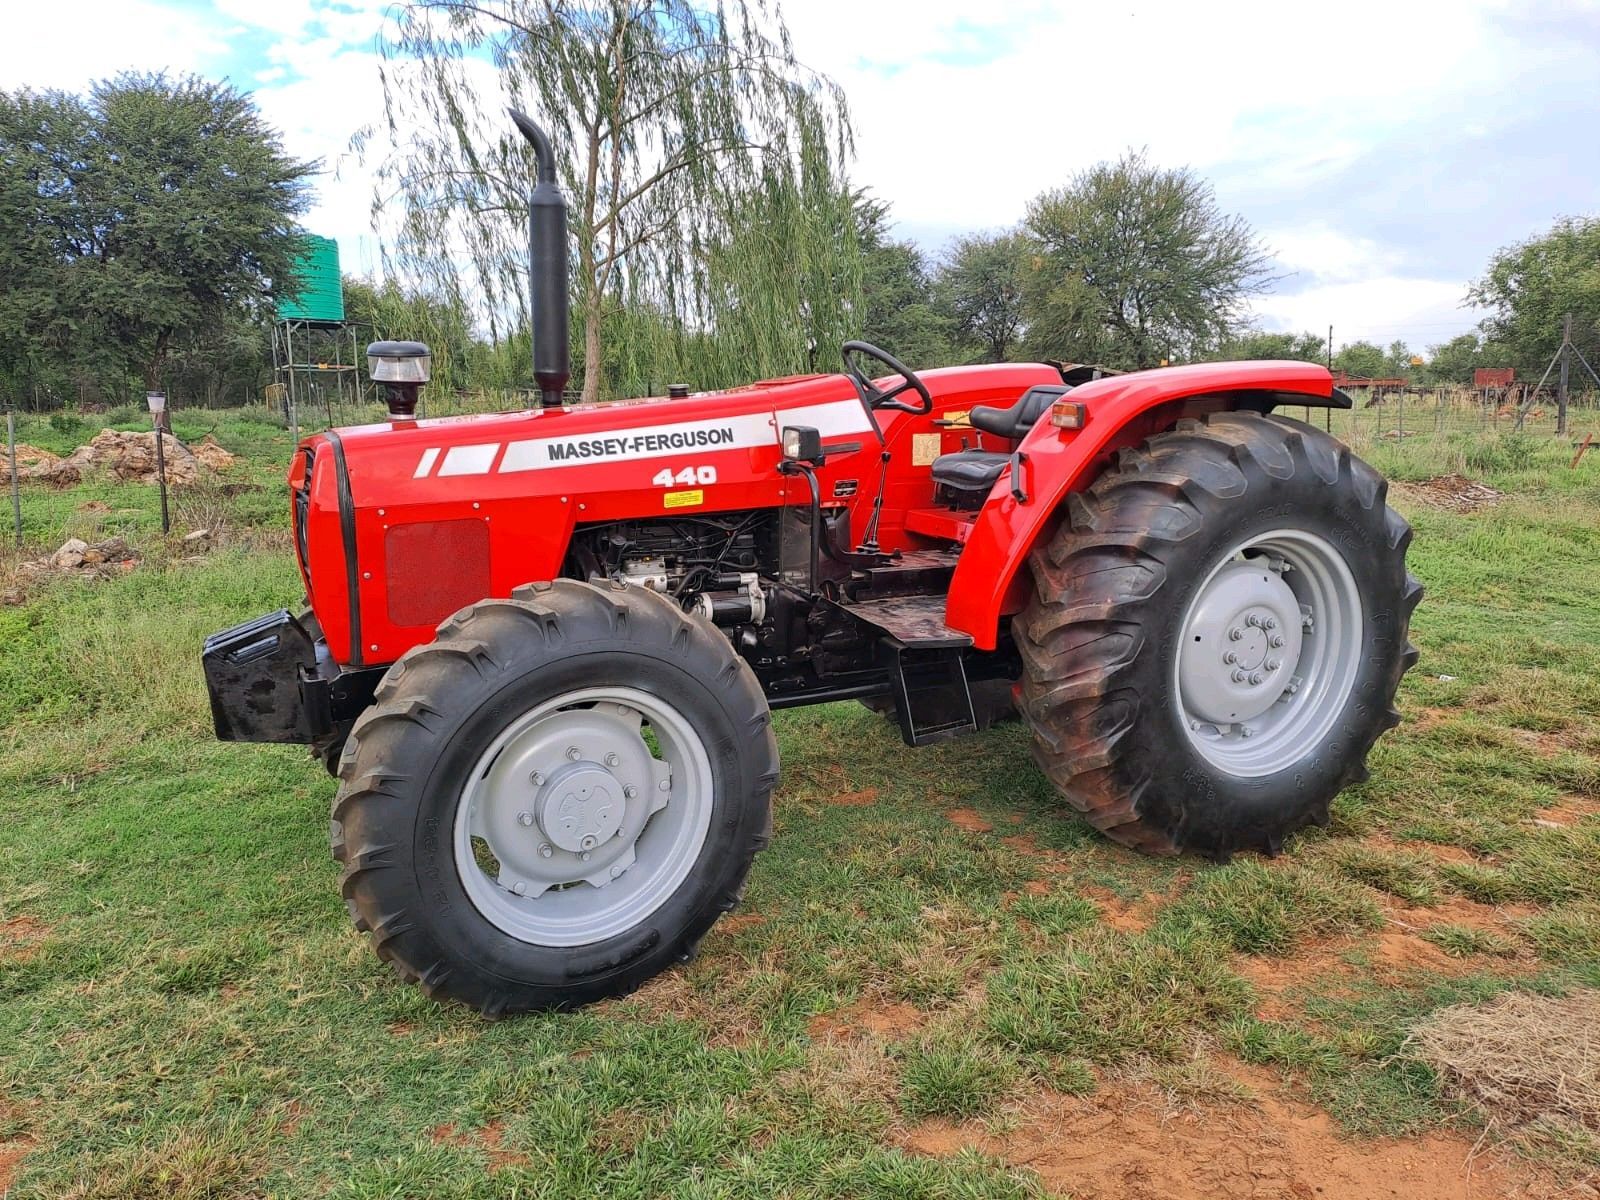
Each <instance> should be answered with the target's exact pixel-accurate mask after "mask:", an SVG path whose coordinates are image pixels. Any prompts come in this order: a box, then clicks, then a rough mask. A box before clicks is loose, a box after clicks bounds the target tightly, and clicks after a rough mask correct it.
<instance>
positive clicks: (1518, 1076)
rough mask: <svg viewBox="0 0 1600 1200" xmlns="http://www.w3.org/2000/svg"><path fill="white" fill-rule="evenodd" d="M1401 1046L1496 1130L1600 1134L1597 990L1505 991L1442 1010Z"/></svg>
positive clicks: (1588, 1137) (1581, 1136) (1580, 1138)
mask: <svg viewBox="0 0 1600 1200" xmlns="http://www.w3.org/2000/svg"><path fill="white" fill-rule="evenodd" d="M1407 1045H1408V1046H1409V1048H1410V1049H1411V1050H1412V1051H1413V1052H1414V1053H1416V1054H1418V1055H1419V1056H1420V1057H1421V1058H1423V1059H1424V1060H1426V1061H1427V1062H1428V1063H1429V1064H1431V1065H1432V1066H1433V1068H1434V1069H1435V1070H1436V1071H1438V1073H1439V1077H1440V1079H1441V1081H1442V1082H1443V1084H1444V1086H1445V1087H1446V1088H1447V1089H1448V1090H1449V1091H1451V1092H1453V1093H1454V1094H1456V1095H1457V1096H1458V1097H1460V1098H1461V1099H1463V1100H1466V1101H1469V1102H1471V1103H1473V1104H1475V1105H1477V1106H1478V1107H1479V1108H1480V1109H1481V1110H1482V1112H1483V1114H1484V1117H1485V1119H1486V1120H1487V1121H1488V1122H1489V1125H1490V1128H1491V1129H1493V1130H1494V1131H1495V1132H1497V1133H1502V1134H1519V1133H1533V1134H1535V1135H1538V1134H1540V1133H1543V1134H1545V1135H1546V1136H1548V1135H1549V1134H1550V1133H1552V1132H1554V1131H1558V1130H1563V1131H1567V1132H1569V1133H1570V1134H1572V1135H1574V1136H1573V1137H1572V1138H1570V1139H1569V1138H1561V1139H1559V1140H1561V1141H1571V1142H1578V1143H1587V1145H1588V1147H1589V1148H1591V1149H1588V1150H1587V1151H1586V1153H1585V1154H1584V1155H1583V1157H1589V1155H1590V1153H1592V1147H1593V1146H1594V1145H1595V1143H1594V1142H1593V1140H1592V1139H1593V1138H1594V1136H1596V1135H1600V991H1593V990H1580V991H1575V992H1573V993H1571V994H1570V995H1567V996H1562V997H1552V996H1536V995H1533V994H1531V993H1527V992H1507V993H1506V994H1505V995H1503V996H1499V997H1497V998H1496V999H1494V1000H1492V1001H1489V1002H1488V1003H1486V1004H1458V1005H1454V1006H1452V1007H1450V1008H1444V1009H1440V1010H1439V1011H1438V1012H1436V1013H1434V1014H1433V1015H1432V1016H1431V1017H1429V1018H1428V1019H1427V1020H1426V1021H1424V1022H1422V1023H1421V1024H1419V1025H1418V1026H1416V1027H1415V1028H1414V1029H1413V1030H1412V1032H1411V1036H1410V1039H1409V1040H1408V1043H1407Z"/></svg>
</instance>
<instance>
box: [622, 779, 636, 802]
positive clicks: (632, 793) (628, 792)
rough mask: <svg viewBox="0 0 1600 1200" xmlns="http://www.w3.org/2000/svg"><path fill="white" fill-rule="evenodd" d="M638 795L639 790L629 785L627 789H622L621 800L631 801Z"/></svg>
mask: <svg viewBox="0 0 1600 1200" xmlns="http://www.w3.org/2000/svg"><path fill="white" fill-rule="evenodd" d="M638 794H639V789H638V788H636V787H634V786H633V784H631V783H630V784H629V785H628V786H627V787H625V788H623V789H622V796H623V799H625V800H632V799H633V798H634V797H636V796H637V795H638Z"/></svg>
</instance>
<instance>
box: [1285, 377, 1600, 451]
mask: <svg viewBox="0 0 1600 1200" xmlns="http://www.w3.org/2000/svg"><path fill="white" fill-rule="evenodd" d="M1353 396H1354V398H1355V406H1354V407H1353V408H1350V409H1345V410H1340V409H1323V410H1319V409H1314V408H1306V409H1300V408H1295V407H1294V406H1289V407H1286V408H1284V409H1282V410H1280V411H1284V412H1287V413H1289V414H1290V415H1291V416H1297V417H1301V418H1302V419H1304V420H1307V421H1310V422H1312V423H1313V424H1316V425H1319V426H1322V427H1323V428H1326V429H1328V430H1329V431H1330V432H1332V433H1335V434H1337V435H1338V436H1339V437H1340V438H1342V439H1343V440H1344V441H1346V442H1349V443H1350V444H1351V445H1352V446H1358V445H1364V444H1368V443H1371V442H1373V441H1394V442H1401V441H1405V440H1407V439H1409V438H1416V437H1421V436H1425V435H1466V434H1477V435H1482V436H1484V437H1496V436H1498V435H1501V434H1505V433H1514V432H1517V433H1526V434H1528V435H1530V436H1547V437H1550V436H1555V435H1556V434H1557V433H1558V429H1557V424H1558V416H1559V410H1558V407H1557V404H1556V400H1555V398H1554V397H1549V398H1546V397H1544V396H1543V395H1541V396H1538V397H1535V398H1534V400H1533V401H1532V402H1531V403H1525V404H1519V403H1517V402H1516V399H1515V397H1514V396H1513V397H1511V398H1507V397H1505V396H1503V395H1501V394H1497V393H1495V392H1489V393H1484V392H1481V391H1477V390H1474V389H1471V388H1451V387H1439V388H1421V389H1408V390H1406V391H1403V392H1384V393H1381V394H1368V393H1366V392H1362V391H1357V392H1354V393H1353ZM1589 431H1593V432H1594V433H1595V435H1596V436H1597V437H1600V392H1595V391H1586V392H1573V393H1572V394H1571V395H1570V396H1569V397H1568V401H1567V429H1566V432H1567V433H1568V434H1572V435H1575V436H1576V437H1577V438H1578V439H1580V440H1581V438H1582V437H1583V435H1584V434H1585V433H1586V432H1589Z"/></svg>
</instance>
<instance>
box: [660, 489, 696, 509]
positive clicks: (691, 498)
mask: <svg viewBox="0 0 1600 1200" xmlns="http://www.w3.org/2000/svg"><path fill="white" fill-rule="evenodd" d="M705 502H706V494H705V492H704V491H703V490H701V489H700V488H696V489H695V490H694V491H692V492H667V493H666V494H665V495H663V496H662V497H661V503H662V505H663V507H665V508H693V507H694V506H695V505H696V504H704V503H705Z"/></svg>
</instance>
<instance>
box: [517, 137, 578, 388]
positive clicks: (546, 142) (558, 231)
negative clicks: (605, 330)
mask: <svg viewBox="0 0 1600 1200" xmlns="http://www.w3.org/2000/svg"><path fill="white" fill-rule="evenodd" d="M510 111H511V119H512V120H513V121H515V122H516V123H517V128H518V129H519V130H521V131H522V136H523V137H525V138H527V139H528V144H529V145H530V146H532V147H533V152H534V155H535V157H536V158H537V159H538V173H537V175H536V177H535V180H534V185H533V191H531V192H530V193H528V301H529V304H530V305H531V307H532V309H533V377H534V379H535V380H536V381H537V382H538V384H539V403H540V404H541V405H542V406H543V407H545V408H560V407H561V395H562V393H563V392H564V391H565V390H566V386H567V380H568V379H569V378H571V376H572V349H571V344H570V342H569V341H568V336H569V334H568V316H567V303H568V300H567V201H566V197H564V196H563V195H562V194H561V185H560V184H559V183H557V182H556V155H555V151H554V150H552V149H551V147H550V139H549V138H548V137H546V136H545V132H544V130H542V129H540V128H539V127H538V126H537V125H535V124H534V123H533V122H532V121H530V120H529V119H528V117H527V116H526V115H525V114H523V113H520V112H518V111H517V110H516V109H514V108H513V109H511V110H510Z"/></svg>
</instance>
